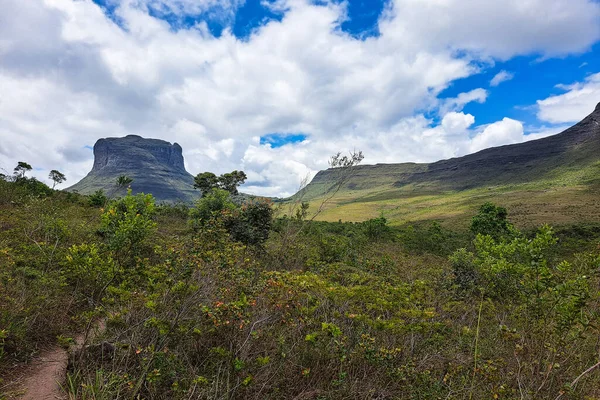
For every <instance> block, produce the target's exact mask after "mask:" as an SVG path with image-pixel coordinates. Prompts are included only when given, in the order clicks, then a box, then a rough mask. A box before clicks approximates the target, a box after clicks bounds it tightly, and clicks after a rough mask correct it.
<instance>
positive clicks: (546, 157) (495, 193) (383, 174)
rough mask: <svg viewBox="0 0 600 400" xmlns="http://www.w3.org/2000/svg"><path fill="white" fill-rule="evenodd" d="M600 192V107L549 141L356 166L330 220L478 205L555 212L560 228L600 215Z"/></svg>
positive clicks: (310, 189) (442, 212) (404, 216)
mask: <svg viewBox="0 0 600 400" xmlns="http://www.w3.org/2000/svg"><path fill="white" fill-rule="evenodd" d="M336 175H337V172H336V171H335V170H332V169H328V170H325V171H320V172H319V173H318V174H317V175H316V176H315V177H314V179H313V180H312V181H311V183H310V184H309V185H308V186H307V187H306V188H305V189H304V191H303V192H300V193H298V194H296V195H295V196H294V197H295V198H298V197H300V196H302V198H303V200H305V201H310V202H312V203H315V204H318V203H319V201H320V199H321V198H324V197H326V195H327V193H330V192H331V190H332V189H331V188H332V186H333V185H334V182H335V179H336ZM599 187H600V104H598V106H597V107H596V109H595V110H594V111H593V112H592V113H591V114H590V115H588V116H587V117H586V118H585V119H583V120H582V121H581V122H579V123H578V124H576V125H575V126H573V127H571V128H569V129H567V130H565V131H564V132H562V133H559V134H556V135H553V136H549V137H546V138H542V139H538V140H532V141H529V142H525V143H519V144H513V145H507V146H500V147H493V148H489V149H485V150H482V151H479V152H477V153H474V154H469V155H466V156H463V157H458V158H452V159H449V160H443V161H438V162H434V163H430V164H425V163H402V164H377V165H360V166H357V167H355V169H354V171H353V175H352V177H351V178H350V179H349V180H348V181H347V182H346V183H345V185H344V186H343V187H342V188H341V190H340V191H339V193H338V195H336V199H334V200H333V201H332V202H331V204H330V205H329V206H328V207H327V210H326V212H325V213H324V215H323V218H324V219H329V220H337V219H339V218H343V219H345V220H364V219H367V218H372V217H376V216H378V215H380V214H381V213H382V212H383V213H384V214H386V213H387V214H386V215H388V217H389V218H391V219H392V220H395V221H398V222H400V221H408V220H413V219H433V218H438V216H443V217H444V218H446V217H447V216H448V215H458V214H459V213H464V212H468V213H472V212H473V208H474V207H475V206H476V204H475V203H477V204H479V203H481V202H482V201H484V200H489V201H494V202H503V201H505V203H504V204H506V205H510V204H511V203H513V202H514V204H515V207H521V208H522V209H523V213H528V214H530V215H535V213H540V212H542V210H546V211H547V210H549V209H552V210H553V211H552V212H556V213H557V214H558V213H559V212H560V215H557V220H558V218H561V221H562V220H565V221H567V220H568V221H572V219H573V218H571V217H569V215H576V214H577V215H578V213H580V211H581V208H580V207H585V211H586V215H587V216H588V217H589V215H590V212H592V213H596V211H598V212H599V213H600V205H599V202H597V201H596V200H595V198H596V196H597V193H598V190H597V189H598V188H599ZM538 189H539V190H538ZM526 192H527V193H526ZM563 192H564V193H563ZM567 192H568V193H567ZM440 196H443V198H442V197H440ZM449 196H451V197H449ZM588 200H589V201H588ZM537 201H539V207H537V206H536V204H538V203H536V202H537ZM452 202H453V203H452ZM578 202H581V204H578ZM409 203H410V205H409ZM584 203H585V204H584ZM449 207H450V208H449ZM515 209H516V210H518V208H515ZM594 215H595V214H594ZM598 217H599V218H598V219H600V215H599V216H598ZM586 218H587V217H586ZM540 219H541V217H540ZM577 219H578V220H579V219H581V220H582V221H583V220H584V219H585V218H584V217H583V216H581V217H579V216H578V217H577ZM549 222H552V221H551V220H550V221H549Z"/></svg>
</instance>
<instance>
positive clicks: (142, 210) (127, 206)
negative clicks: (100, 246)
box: [99, 189, 156, 265]
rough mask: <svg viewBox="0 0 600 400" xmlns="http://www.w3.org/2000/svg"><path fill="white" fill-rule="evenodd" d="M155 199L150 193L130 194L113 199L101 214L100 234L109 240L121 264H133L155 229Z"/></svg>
mask: <svg viewBox="0 0 600 400" xmlns="http://www.w3.org/2000/svg"><path fill="white" fill-rule="evenodd" d="M154 213H155V207H154V198H153V197H152V195H150V194H144V193H138V194H136V195H135V196H134V195H132V194H131V189H129V190H128V191H127V196H125V197H123V198H122V199H119V200H115V201H112V202H111V203H110V204H109V205H108V207H107V209H106V210H105V211H104V213H103V214H102V219H101V225H100V229H99V233H100V234H101V235H102V236H103V237H104V238H105V239H106V241H107V245H108V247H109V249H110V250H112V251H113V253H114V254H115V256H116V258H117V260H118V261H119V262H120V263H126V264H129V265H131V264H133V263H134V262H135V260H134V257H136V256H139V255H140V254H141V252H142V251H143V250H144V244H145V241H146V239H147V238H148V237H149V236H150V235H151V234H152V233H154V232H155V230H156V223H155V222H154V221H153V220H152V217H153V216H154Z"/></svg>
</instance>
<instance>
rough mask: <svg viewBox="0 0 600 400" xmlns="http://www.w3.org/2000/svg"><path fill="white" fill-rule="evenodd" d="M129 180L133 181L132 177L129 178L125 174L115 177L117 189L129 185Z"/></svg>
mask: <svg viewBox="0 0 600 400" xmlns="http://www.w3.org/2000/svg"><path fill="white" fill-rule="evenodd" d="M131 182H133V179H131V178H130V177H128V176H127V175H121V176H119V177H118V178H117V187H118V188H119V189H123V188H126V187H128V186H129V185H131Z"/></svg>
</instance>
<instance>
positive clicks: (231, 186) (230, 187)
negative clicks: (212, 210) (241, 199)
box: [219, 170, 247, 195]
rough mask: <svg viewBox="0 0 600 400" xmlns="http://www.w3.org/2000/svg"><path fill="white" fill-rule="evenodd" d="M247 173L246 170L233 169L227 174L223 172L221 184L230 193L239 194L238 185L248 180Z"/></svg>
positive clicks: (220, 178) (220, 179)
mask: <svg viewBox="0 0 600 400" xmlns="http://www.w3.org/2000/svg"><path fill="white" fill-rule="evenodd" d="M246 178H247V176H246V173H245V172H244V171H237V170H235V171H232V172H230V173H227V174H223V175H221V176H220V177H219V186H220V187H221V189H223V190H227V191H228V192H229V193H231V194H233V195H235V194H238V190H237V188H238V186H240V185H242V184H243V183H244V182H245V181H246Z"/></svg>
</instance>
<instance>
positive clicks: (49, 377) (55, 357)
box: [6, 322, 105, 400]
mask: <svg viewBox="0 0 600 400" xmlns="http://www.w3.org/2000/svg"><path fill="white" fill-rule="evenodd" d="M104 329H105V326H104V322H100V323H98V325H96V326H95V327H94V328H92V329H91V330H90V332H89V333H88V335H87V338H86V335H84V334H82V335H79V336H77V337H76V338H75V344H73V345H72V346H71V348H70V349H69V350H67V349H65V348H63V347H60V346H54V347H51V348H49V349H47V350H44V351H42V352H41V353H40V355H39V356H37V357H36V358H34V359H33V360H32V361H31V363H30V364H28V365H27V366H26V367H24V368H21V369H19V372H15V373H14V375H15V376H13V377H12V378H10V377H9V382H8V384H9V385H10V392H9V393H6V395H7V398H8V399H11V400H13V399H14V400H17V399H19V400H63V399H66V398H67V396H66V394H65V393H64V391H63V390H62V388H61V385H62V384H63V383H64V382H65V378H66V373H67V366H68V363H69V354H71V353H72V352H77V351H78V350H80V349H81V348H82V347H83V346H84V345H85V344H87V343H89V342H90V340H91V339H93V338H94V336H96V335H98V334H99V333H101V332H103V331H104ZM10 381H12V382H10Z"/></svg>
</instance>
